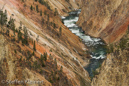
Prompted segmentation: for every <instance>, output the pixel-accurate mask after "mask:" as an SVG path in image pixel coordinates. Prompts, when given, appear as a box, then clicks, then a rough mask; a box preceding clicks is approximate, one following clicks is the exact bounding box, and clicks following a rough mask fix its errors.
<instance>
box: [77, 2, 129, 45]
mask: <svg viewBox="0 0 129 86" xmlns="http://www.w3.org/2000/svg"><path fill="white" fill-rule="evenodd" d="M82 1H83V7H82V12H81V14H80V18H79V21H78V23H77V24H78V25H79V26H81V27H82V29H83V30H84V31H85V33H86V34H90V35H91V36H95V37H101V38H102V39H104V40H105V41H106V42H107V43H112V42H114V41H118V40H119V39H120V38H121V37H122V36H123V34H124V33H125V31H126V29H127V26H128V24H129V9H128V8H129V1H128V0H82Z"/></svg>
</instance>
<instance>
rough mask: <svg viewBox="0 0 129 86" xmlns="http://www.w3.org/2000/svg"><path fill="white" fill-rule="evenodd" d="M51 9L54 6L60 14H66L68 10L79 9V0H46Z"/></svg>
mask: <svg viewBox="0 0 129 86" xmlns="http://www.w3.org/2000/svg"><path fill="white" fill-rule="evenodd" d="M48 2H49V3H50V5H51V7H52V9H53V10H55V8H56V9H57V10H58V13H59V14H60V15H62V16H67V15H68V13H67V12H69V11H73V10H76V9H79V8H80V7H81V4H82V3H81V0H48Z"/></svg>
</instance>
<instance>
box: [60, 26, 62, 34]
mask: <svg viewBox="0 0 129 86" xmlns="http://www.w3.org/2000/svg"><path fill="white" fill-rule="evenodd" d="M61 35H62V28H61V27H60V36H61Z"/></svg>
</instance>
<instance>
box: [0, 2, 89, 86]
mask: <svg viewBox="0 0 129 86" xmlns="http://www.w3.org/2000/svg"><path fill="white" fill-rule="evenodd" d="M22 1H24V0H22ZM22 1H19V0H0V8H2V7H4V9H3V10H5V9H6V10H7V14H8V20H9V19H10V17H11V18H13V19H15V26H16V28H15V31H16V33H15V34H14V32H13V31H12V30H11V29H10V28H7V27H6V26H3V28H7V29H9V31H10V34H9V36H7V37H6V38H7V40H8V42H9V43H11V44H12V45H13V46H12V47H11V49H10V51H12V52H13V53H12V54H14V57H12V58H16V59H15V60H14V61H13V62H17V63H19V64H20V65H21V66H20V67H21V68H20V70H19V71H21V70H22V71H23V72H25V75H24V74H22V73H20V75H21V76H20V75H18V73H19V72H14V73H15V75H17V77H18V78H20V80H22V79H24V80H26V79H27V78H28V77H29V76H27V75H30V76H31V75H32V77H31V78H32V79H35V78H36V77H37V78H40V79H41V78H44V79H43V80H44V81H45V82H46V83H47V82H48V84H47V85H53V86H65V85H67V86H76V85H77V86H84V85H86V86H90V79H89V75H88V73H87V72H86V71H85V69H84V68H83V66H84V65H86V64H88V60H87V55H86V54H85V49H86V47H85V46H84V44H82V43H81V41H80V39H79V38H78V37H77V36H75V35H74V34H72V33H71V32H70V31H69V30H68V28H67V27H65V26H64V25H63V24H62V22H61V19H60V17H59V16H54V12H53V11H51V10H49V9H47V7H46V6H44V5H41V4H40V3H39V2H35V1H34V0H31V1H29V0H25V2H22ZM4 4H5V5H4ZM31 5H33V7H34V8H33V10H31V9H30V7H31ZM37 5H38V7H39V11H40V10H42V12H43V13H44V14H43V15H42V16H40V13H39V12H37V10H36V7H37ZM45 10H47V14H45V12H44V11H45ZM48 15H49V17H48ZM42 18H43V20H44V22H45V23H42V22H41V21H42ZM48 20H49V21H48ZM21 22H22V25H21ZM53 24H54V25H55V24H56V27H55V28H54V25H53ZM20 25H21V27H26V29H27V31H28V36H29V37H28V40H29V44H28V45H24V44H23V43H22V42H23V41H20V42H19V41H18V31H19V29H20V28H19V26H20ZM60 27H61V28H62V34H61V35H60ZM4 31H6V29H5V30H4ZM21 32H22V34H25V33H23V32H24V29H21ZM3 34H4V35H5V34H6V32H3ZM14 39H15V40H14ZM22 39H23V38H22ZM33 41H35V45H36V51H33V43H34V42H33ZM16 45H17V46H16ZM14 46H16V48H15V47H14ZM19 46H20V47H19ZM14 48H15V49H14ZM33 52H34V53H33ZM30 53H33V54H34V56H32V57H31V59H29V60H28V55H31V54H30ZM43 53H47V60H46V61H45V65H46V66H45V67H44V65H43V62H42V63H41V62H40V58H41V55H42V54H43ZM20 56H22V57H23V59H22V61H21V59H20V58H21V57H20ZM7 58H8V57H7ZM19 64H18V65H19ZM30 64H31V65H30ZM35 64H36V65H37V64H38V67H37V66H36V67H37V69H36V68H35V66H34V65H35ZM41 64H42V65H41ZM41 66H43V67H41ZM33 67H34V68H33ZM61 67H63V69H62V72H61V73H60V69H61ZM22 68H23V69H22ZM33 73H34V74H33ZM54 74H55V75H54ZM24 76H26V77H24ZM21 77H24V78H21ZM37 78H36V79H37ZM55 78H56V79H55ZM9 79H10V78H9ZM14 79H17V78H13V80H14Z"/></svg>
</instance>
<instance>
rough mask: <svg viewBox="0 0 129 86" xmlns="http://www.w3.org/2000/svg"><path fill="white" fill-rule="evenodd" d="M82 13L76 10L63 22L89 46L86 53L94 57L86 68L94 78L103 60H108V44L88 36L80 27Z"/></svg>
mask: <svg viewBox="0 0 129 86" xmlns="http://www.w3.org/2000/svg"><path fill="white" fill-rule="evenodd" d="M80 13H81V10H80V9H79V10H76V11H73V12H70V13H69V16H67V17H62V20H63V22H64V25H65V26H66V27H68V28H69V30H70V31H71V32H72V33H73V34H75V35H77V36H78V37H79V38H80V39H81V40H82V42H83V43H84V44H85V45H86V46H87V48H88V51H87V52H86V53H89V54H90V56H91V57H92V58H91V59H90V63H89V64H88V65H87V66H85V67H84V68H85V69H86V70H87V71H88V72H89V75H90V76H91V77H93V76H94V75H93V73H92V72H93V71H95V70H96V69H97V68H98V67H99V66H100V65H101V64H102V62H103V59H104V58H106V48H105V46H106V44H105V42H104V41H103V40H101V39H100V38H94V37H91V36H90V35H86V34H85V33H84V31H83V30H82V28H81V27H78V25H77V24H76V22H77V21H78V19H79V17H78V16H79V14H80Z"/></svg>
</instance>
